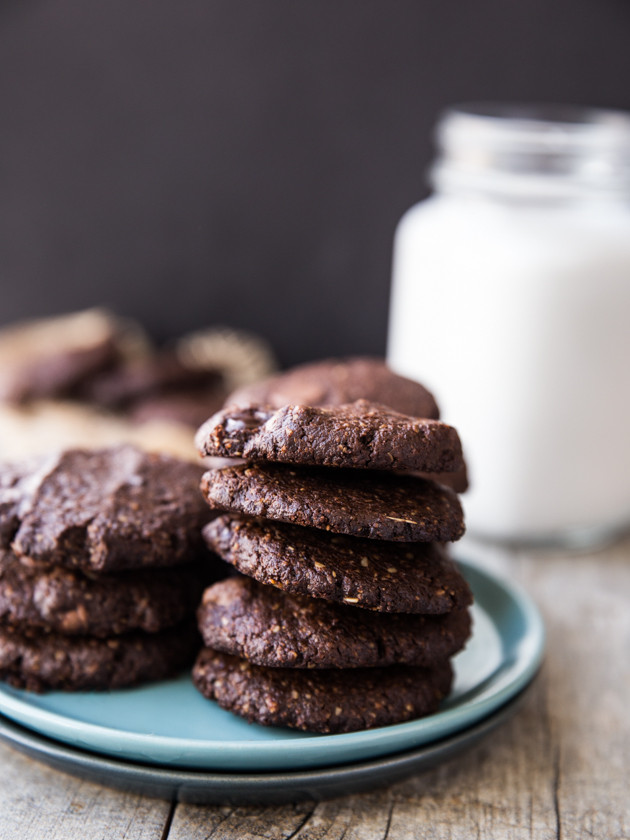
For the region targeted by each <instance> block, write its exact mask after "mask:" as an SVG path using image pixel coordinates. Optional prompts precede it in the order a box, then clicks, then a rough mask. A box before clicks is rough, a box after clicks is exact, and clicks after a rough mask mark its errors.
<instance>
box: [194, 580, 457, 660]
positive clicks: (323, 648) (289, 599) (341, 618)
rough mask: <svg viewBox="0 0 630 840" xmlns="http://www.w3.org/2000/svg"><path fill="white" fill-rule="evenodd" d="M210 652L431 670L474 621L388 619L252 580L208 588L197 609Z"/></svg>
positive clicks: (450, 653)
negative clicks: (397, 665) (419, 667)
mask: <svg viewBox="0 0 630 840" xmlns="http://www.w3.org/2000/svg"><path fill="white" fill-rule="evenodd" d="M197 620H198V626H199V630H200V632H201V635H202V637H203V640H204V642H205V644H206V646H207V647H210V648H214V649H215V650H220V651H223V652H224V653H230V654H232V655H234V656H239V657H241V658H243V659H247V660H248V661H249V662H253V663H254V664H255V665H264V666H268V667H271V668H369V667H382V666H385V665H395V664H404V665H416V666H422V667H423V668H430V667H432V666H434V665H436V664H438V663H440V662H443V661H444V660H445V659H448V657H450V656H453V654H455V653H457V651H459V650H461V648H462V647H463V646H464V644H465V642H466V639H467V638H468V636H469V635H470V615H469V613H468V611H467V610H465V609H464V610H456V611H454V612H451V613H447V614H446V615H441V616H426V615H401V614H395V615H382V614H378V613H374V612H370V611H369V610H363V609H359V608H357V607H348V606H344V605H341V604H334V603H329V602H327V601H323V600H321V599H315V598H308V597H306V596H304V595H291V594H289V593H287V592H281V591H280V590H279V589H275V588H274V587H272V586H265V585H263V584H260V583H257V582H256V581H255V580H251V579H250V578H247V577H240V576H239V577H233V578H228V579H227V580H224V581H219V582H218V583H215V584H213V585H212V586H210V587H208V589H206V591H205V592H204V595H203V600H202V603H201V606H200V607H199V610H198V611H197Z"/></svg>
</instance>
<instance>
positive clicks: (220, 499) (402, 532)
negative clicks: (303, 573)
mask: <svg viewBox="0 0 630 840" xmlns="http://www.w3.org/2000/svg"><path fill="white" fill-rule="evenodd" d="M201 486H202V491H203V493H204V495H205V497H206V499H207V501H208V503H209V504H210V506H211V507H215V508H219V509H223V510H232V511H239V512H241V513H246V514H249V515H250V516H264V517H267V518H268V519H277V520H281V521H283V522H292V523H295V524H297V525H307V526H311V527H313V528H321V529H323V530H326V531H334V532H335V533H341V534H349V535H351V536H356V537H369V538H371V539H381V540H402V541H407V542H411V541H423V542H429V541H434V540H438V541H440V542H446V541H449V540H457V539H459V538H460V537H461V536H462V534H463V533H464V520H463V513H462V508H461V505H460V503H459V500H458V499H457V496H456V495H455V493H454V492H453V491H452V490H449V489H448V488H446V487H440V486H439V485H437V484H434V483H433V482H431V481H425V480H424V479H421V478H413V477H411V476H400V475H389V474H387V473H381V472H371V471H363V470H341V469H336V470H331V469H329V468H326V467H324V468H322V469H316V468H313V467H301V468H300V469H299V470H298V469H292V468H291V467H288V466H285V465H284V464H273V463H260V464H242V465H240V466H238V467H228V468H227V469H223V470H214V471H210V472H207V473H205V475H204V477H203V480H202V485H201Z"/></svg>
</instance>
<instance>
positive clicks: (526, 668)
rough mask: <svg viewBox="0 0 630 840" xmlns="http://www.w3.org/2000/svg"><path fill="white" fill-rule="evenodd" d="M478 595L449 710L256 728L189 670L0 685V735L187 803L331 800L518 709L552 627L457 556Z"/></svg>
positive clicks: (432, 759)
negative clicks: (351, 722) (215, 699)
mask: <svg viewBox="0 0 630 840" xmlns="http://www.w3.org/2000/svg"><path fill="white" fill-rule="evenodd" d="M458 563H459V566H460V569H461V570H462V572H463V574H464V576H465V577H466V578H467V580H468V582H469V584H470V586H471V588H472V590H473V594H474V598H475V605H474V607H473V608H472V613H473V622H474V623H473V635H472V638H471V639H470V641H469V642H468V644H467V647H466V649H465V650H464V651H462V652H461V653H460V654H458V656H457V657H456V658H455V660H454V667H455V674H456V678H455V685H454V689H453V691H452V692H451V694H450V695H449V697H448V699H447V700H446V701H445V702H444V703H443V704H442V706H441V708H440V711H439V712H437V713H436V714H433V715H431V716H429V717H426V718H420V719H418V720H414V721H409V722H407V723H402V724H397V725H394V726H387V727H383V728H380V729H372V730H367V731H360V732H350V733H346V734H339V735H309V734H304V733H300V732H295V731H290V730H287V729H278V728H271V727H262V726H258V725H254V724H248V723H247V722H246V721H245V720H242V719H240V718H237V717H235V716H234V715H232V714H230V713H229V712H226V711H224V710H222V709H220V708H219V707H218V706H217V705H215V704H214V703H212V702H210V701H208V700H206V699H204V698H203V697H202V696H201V695H200V694H199V693H198V692H197V691H196V690H195V688H194V687H193V685H192V681H191V679H190V677H189V676H188V675H186V676H182V677H180V678H178V679H175V680H170V681H167V682H162V683H158V684H154V685H149V686H143V687H139V688H133V689H125V690H121V691H113V692H107V693H103V692H98V693H96V692H95V693H75V694H65V693H60V692H50V693H48V694H43V695H35V694H29V693H27V692H23V691H19V690H17V689H13V688H10V687H8V686H4V685H3V686H1V687H0V737H2V738H3V739H4V740H6V741H8V742H10V743H12V744H13V745H14V746H16V747H17V748H18V749H21V750H22V751H24V752H26V753H28V754H30V755H32V756H34V757H35V758H38V759H39V760H41V761H43V762H45V763H47V764H49V765H52V766H54V767H57V768H59V769H62V770H65V771H67V772H70V773H76V774H80V775H81V776H82V778H87V779H91V780H93V781H97V782H99V783H102V784H106V785H110V786H115V787H121V788H124V789H125V790H135V791H137V792H140V793H146V794H149V795H153V796H161V797H165V798H169V799H170V798H175V799H179V800H182V801H190V802H198V803H212V802H223V801H232V802H247V801H267V802H277V801H289V800H297V799H300V798H323V797H326V796H332V795H335V796H338V795H340V794H347V793H353V792H357V791H360V790H363V789H367V788H369V787H374V786H376V785H378V784H385V783H391V782H393V781H396V780H397V779H399V778H402V777H403V776H406V775H409V774H411V773H413V772H416V771H419V770H422V769H427V768H429V767H431V766H434V765H435V764H437V763H438V762H440V761H442V760H444V759H446V758H449V757H451V756H452V755H454V754H455V753H457V752H459V751H461V750H463V749H465V748H467V747H469V746H471V745H472V744H474V743H476V742H477V741H478V740H479V739H480V738H482V737H484V736H485V735H486V734H488V733H489V732H491V731H492V730H493V729H495V728H496V727H497V726H498V725H499V724H500V723H502V722H503V721H504V720H505V719H506V718H507V717H508V716H509V715H510V714H511V713H512V712H513V711H514V710H515V708H517V706H518V704H519V703H520V700H521V698H522V696H523V692H524V691H525V690H526V688H527V687H528V685H529V684H530V683H531V681H532V679H533V678H534V676H535V675H536V673H537V671H538V669H539V666H540V663H541V660H542V655H543V648H544V628H543V624H542V620H541V618H540V615H539V613H538V611H537V609H536V607H535V605H534V604H533V603H532V602H531V600H530V599H529V598H528V596H527V595H526V594H525V593H523V592H522V591H521V590H520V589H519V588H518V587H516V586H515V585H514V584H513V583H509V582H506V581H503V580H500V579H498V578H496V577H494V576H493V575H491V574H490V573H489V572H487V571H483V570H482V569H480V568H478V567H476V566H473V565H471V564H469V563H466V562H464V561H463V560H462V559H461V558H458Z"/></svg>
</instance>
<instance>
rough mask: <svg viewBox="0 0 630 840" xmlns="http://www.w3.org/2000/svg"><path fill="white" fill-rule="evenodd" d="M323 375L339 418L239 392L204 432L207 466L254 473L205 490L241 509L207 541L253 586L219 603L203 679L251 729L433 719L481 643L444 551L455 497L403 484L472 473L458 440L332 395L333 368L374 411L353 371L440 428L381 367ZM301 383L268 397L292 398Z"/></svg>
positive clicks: (340, 727) (422, 395)
mask: <svg viewBox="0 0 630 840" xmlns="http://www.w3.org/2000/svg"><path fill="white" fill-rule="evenodd" d="M324 365H327V366H328V368H326V367H324V368H322V365H321V364H320V365H319V366H314V368H315V375H314V376H313V375H312V374H311V375H312V378H311V384H312V383H313V381H314V380H315V381H316V382H317V383H318V384H317V388H318V389H319V396H317V399H322V394H323V395H324V398H325V395H328V397H329V398H331V397H330V395H331V394H332V398H331V399H332V402H333V403H335V402H338V404H333V405H328V406H325V407H322V406H321V405H315V404H305V403H295V402H287V403H285V404H284V405H281V406H279V407H274V400H273V399H268V403H267V404H258V405H254V404H252V400H251V397H247V398H244V397H243V393H242V392H240V394H237V395H236V397H237V399H236V403H237V404H232V405H229V406H228V407H227V408H225V409H224V410H223V411H221V412H219V413H218V414H216V415H214V416H213V417H212V418H210V419H209V420H208V421H207V422H206V423H205V424H204V425H203V426H202V427H201V429H200V430H199V432H198V434H197V444H198V448H199V450H200V452H201V453H202V454H203V455H213V456H221V457H234V458H239V459H243V458H244V459H246V461H247V462H246V463H245V464H243V463H240V464H238V465H236V466H232V467H227V468H225V469H222V470H217V471H211V472H208V473H206V474H205V476H204V478H203V481H202V490H203V493H204V495H205V497H206V499H207V501H208V502H209V504H210V505H211V506H212V507H214V508H219V509H222V510H224V511H228V512H229V513H227V514H225V515H224V516H221V517H219V518H218V519H216V520H215V521H214V522H212V523H210V524H209V525H208V526H206V528H205V530H204V535H205V537H206V540H207V542H208V545H209V546H210V547H211V548H212V549H213V550H215V551H216V552H217V553H218V554H219V555H220V556H221V557H222V558H223V559H225V560H227V561H228V562H230V563H232V564H233V565H234V566H235V567H236V568H237V569H238V570H239V571H241V572H242V573H244V574H245V575H247V576H248V577H247V578H235V579H231V580H229V581H224V582H222V583H220V584H215V585H214V586H213V587H210V589H208V590H206V592H205V594H204V599H203V603H202V606H201V608H200V610H199V613H198V618H199V626H200V629H201V632H202V635H203V637H204V641H205V643H206V646H207V647H206V648H205V649H204V651H202V653H201V654H200V656H199V658H198V660H197V663H196V666H195V670H194V679H195V682H196V685H197V687H198V688H199V689H200V690H201V691H202V693H204V694H205V695H206V696H208V697H211V698H215V699H216V700H217V701H218V702H219V703H220V704H221V705H222V706H224V707H225V708H228V709H231V710H233V711H235V712H237V713H239V714H241V715H243V716H245V717H246V718H248V719H249V720H251V721H257V722H259V723H264V724H277V725H287V726H293V727H296V728H300V729H305V730H312V731H319V732H343V731H350V730H354V729H361V728H368V727H375V726H382V725H386V724H389V723H395V722H399V721H402V720H407V719H410V718H414V717H418V716H421V715H424V714H429V713H431V712H433V711H435V710H436V709H437V707H438V705H439V703H440V701H441V700H442V699H443V697H444V696H446V694H447V693H448V691H449V689H450V685H451V679H452V671H451V667H450V662H449V659H450V657H451V656H452V655H453V654H454V653H455V652H456V651H457V650H459V649H461V647H462V646H463V645H464V643H465V641H466V638H467V637H468V635H469V632H470V618H469V615H468V612H467V609H466V608H467V606H468V605H469V604H470V601H471V595H470V591H469V589H468V587H467V585H466V583H465V581H464V580H463V578H462V577H461V575H460V573H459V572H458V570H457V569H456V568H455V566H454V564H453V563H452V562H451V561H450V559H449V558H448V557H447V554H446V552H445V549H444V546H443V545H442V544H443V543H444V542H448V541H451V540H456V539H458V538H459V537H461V536H462V534H463V530H464V525H463V515H462V510H461V506H460V504H459V501H458V499H457V496H456V494H455V493H454V492H453V491H452V490H451V489H449V488H447V487H445V486H443V485H442V484H438V483H435V482H433V481H430V480H427V479H425V478H419V477H417V476H416V475H412V474H402V473H418V472H420V473H437V474H454V473H456V472H457V471H461V470H462V469H463V466H464V464H463V457H462V452H461V445H460V442H459V438H458V436H457V433H456V431H455V430H454V429H453V428H452V427H450V426H448V425H446V424H445V423H441V422H440V421H439V420H437V419H435V417H420V416H412V415H409V414H403V413H400V412H399V411H397V410H395V409H393V408H392V407H391V406H386V405H383V404H380V403H375V402H373V401H371V400H366V399H358V400H355V401H353V402H341V401H340V399H339V395H340V392H341V393H343V388H340V387H339V386H338V385H334V387H333V386H331V387H330V388H326V387H324V386H323V385H322V371H323V370H326V369H328V370H329V371H330V370H334V371H335V374H334V375H333V377H332V379H333V383H334V382H336V383H339V381H340V380H341V381H347V382H349V383H351V385H348V387H347V388H346V392H349V393H351V394H352V396H354V395H355V393H356V390H357V389H358V390H359V392H360V391H361V389H362V388H365V391H364V393H365V392H368V394H369V396H371V397H373V392H370V390H369V387H368V384H365V385H361V384H357V383H356V380H355V379H354V378H353V377H352V375H351V371H352V370H354V371H355V373H356V371H357V369H360V370H361V372H362V375H363V379H364V381H365V382H366V383H372V384H373V383H374V382H375V381H377V380H378V381H379V382H380V388H381V390H382V392H383V393H386V394H387V395H388V396H387V398H388V400H389V401H390V402H393V401H394V400H393V399H392V396H391V395H392V394H395V393H397V388H398V386H400V388H399V390H400V392H401V393H403V394H404V397H405V399H406V400H407V404H409V400H410V399H411V401H412V402H413V399H414V397H415V399H416V403H415V404H416V405H418V404H420V405H421V406H423V410H424V411H426V412H427V413H430V414H433V415H437V407H436V406H435V401H434V400H433V398H432V397H431V395H430V394H428V392H427V391H426V390H425V389H424V388H422V386H420V385H417V384H416V383H411V382H410V381H409V380H403V379H402V377H396V376H395V375H394V374H392V373H391V372H389V371H387V369H386V368H385V367H384V365H383V363H382V362H377V361H374V360H352V361H350V362H347V363H324ZM370 371H372V373H373V374H374V375H373V376H370V375H369V374H370ZM346 374H347V376H346ZM308 375H309V374H308V370H307V379H308ZM295 376H296V374H295V373H290V374H285V375H284V377H282V376H281V377H276V378H275V379H274V380H271V381H270V382H269V383H267V385H266V386H262V388H259V389H258V394H259V395H261V394H266V396H267V398H269V395H270V394H272V393H273V392H274V390H275V393H276V394H277V393H283V389H284V393H285V394H286V392H287V390H290V388H287V380H288V384H289V385H291V381H292V379H291V377H295ZM283 380H284V381H283ZM293 381H294V382H295V381H298V382H300V383H301V387H302V392H304V390H306V391H307V392H308V390H309V389H308V388H307V387H306V386H304V380H303V378H299V377H298V379H297V380H293ZM265 388H266V389H267V390H266V391H265V390H264V389H265ZM296 390H299V389H296ZM315 390H316V389H315V387H314V386H313V387H312V388H311V390H310V392H311V394H313V393H314V392H315ZM313 402H315V401H314V400H313ZM269 403H271V404H269ZM248 578H252V579H251V580H250V579H248Z"/></svg>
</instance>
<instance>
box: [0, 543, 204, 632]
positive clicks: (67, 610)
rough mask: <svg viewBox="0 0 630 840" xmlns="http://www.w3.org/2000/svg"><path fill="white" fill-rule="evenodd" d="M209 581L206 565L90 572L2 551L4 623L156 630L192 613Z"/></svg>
mask: <svg viewBox="0 0 630 840" xmlns="http://www.w3.org/2000/svg"><path fill="white" fill-rule="evenodd" d="M209 580H210V576H209V574H208V570H207V566H206V564H205V563H196V564H186V565H181V566H174V567H172V568H162V569H146V570H139V571H131V572H125V573H124V574H122V573H121V574H118V575H103V574H99V575H91V576H88V575H87V574H84V573H83V572H80V571H78V570H71V569H65V568H63V567H61V566H50V567H39V566H31V565H28V564H27V563H25V562H22V561H20V560H19V559H18V558H17V557H16V556H15V555H14V554H13V553H12V552H10V551H0V626H5V627H7V626H8V627H12V628H14V629H16V630H18V631H20V632H22V633H25V634H26V635H29V634H32V633H41V632H53V633H63V634H69V635H91V636H99V637H106V636H114V635H118V634H119V633H128V632H131V631H133V630H143V631H145V632H147V633H156V632H158V631H159V630H164V629H165V628H167V627H172V626H173V625H175V624H178V623H179V622H180V621H183V620H184V618H186V616H189V615H191V614H192V613H193V612H194V610H195V608H196V606H197V605H198V603H199V599H200V598H201V594H202V592H203V589H204V585H206V584H207V583H208V582H209Z"/></svg>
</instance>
